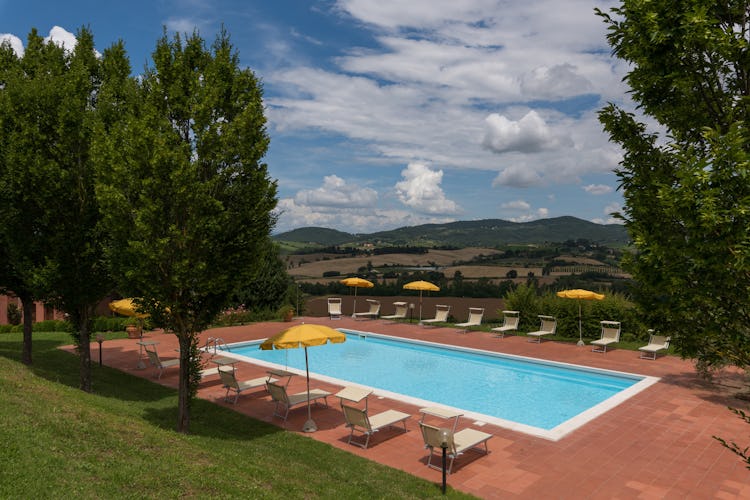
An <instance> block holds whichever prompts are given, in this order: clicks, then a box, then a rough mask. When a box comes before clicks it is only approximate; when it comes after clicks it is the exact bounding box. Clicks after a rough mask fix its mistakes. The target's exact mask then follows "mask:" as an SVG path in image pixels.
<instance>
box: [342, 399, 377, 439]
mask: <svg viewBox="0 0 750 500" xmlns="http://www.w3.org/2000/svg"><path fill="white" fill-rule="evenodd" d="M341 408H342V409H343V410H344V420H346V423H347V424H348V425H350V426H354V427H359V428H360V429H367V432H372V427H371V426H370V419H369V418H368V417H367V412H366V411H365V410H362V409H360V408H355V407H353V406H349V405H345V404H342V405H341Z"/></svg>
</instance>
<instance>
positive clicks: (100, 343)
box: [96, 333, 104, 366]
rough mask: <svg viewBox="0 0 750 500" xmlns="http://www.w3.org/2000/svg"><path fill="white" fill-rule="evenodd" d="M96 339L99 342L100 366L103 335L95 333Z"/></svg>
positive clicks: (100, 363) (100, 364)
mask: <svg viewBox="0 0 750 500" xmlns="http://www.w3.org/2000/svg"><path fill="white" fill-rule="evenodd" d="M96 341H97V342H99V366H102V342H104V335H102V334H101V333H97V334H96Z"/></svg>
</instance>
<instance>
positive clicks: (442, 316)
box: [435, 304, 451, 323]
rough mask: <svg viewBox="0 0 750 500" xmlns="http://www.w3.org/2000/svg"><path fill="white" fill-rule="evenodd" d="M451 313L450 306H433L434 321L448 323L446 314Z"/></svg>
mask: <svg viewBox="0 0 750 500" xmlns="http://www.w3.org/2000/svg"><path fill="white" fill-rule="evenodd" d="M449 312H451V306H445V305H442V304H438V305H436V306H435V319H436V320H438V321H439V322H441V323H445V322H447V321H448V313H449Z"/></svg>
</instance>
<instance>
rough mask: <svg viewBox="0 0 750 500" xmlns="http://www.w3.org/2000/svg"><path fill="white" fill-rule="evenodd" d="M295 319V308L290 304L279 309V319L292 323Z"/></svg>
mask: <svg viewBox="0 0 750 500" xmlns="http://www.w3.org/2000/svg"><path fill="white" fill-rule="evenodd" d="M293 317H294V306H291V305H289V304H284V305H283V306H281V307H279V318H280V319H281V320H282V321H292V318H293Z"/></svg>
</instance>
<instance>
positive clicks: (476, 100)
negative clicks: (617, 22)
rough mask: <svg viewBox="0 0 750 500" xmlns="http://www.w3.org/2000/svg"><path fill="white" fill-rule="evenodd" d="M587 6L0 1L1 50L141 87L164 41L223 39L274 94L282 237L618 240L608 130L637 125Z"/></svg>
mask: <svg viewBox="0 0 750 500" xmlns="http://www.w3.org/2000/svg"><path fill="white" fill-rule="evenodd" d="M615 3H616V2H611V1H598V2H589V1H583V0H566V1H565V2H560V1H559V0H525V1H519V0H461V1H457V0H409V1H403V0H310V1H303V0H299V1H296V0H244V1H243V0H220V1H204V0H131V1H129V2H99V1H97V2H94V1H75V0H73V1H67V2H52V1H34V0H31V1H29V2H10V1H7V0H0V38H2V39H6V40H8V41H10V43H11V44H12V45H13V46H14V47H16V50H18V51H22V50H23V45H25V40H26V36H27V34H28V33H29V31H30V29H31V28H37V30H38V31H39V33H40V34H41V35H42V36H49V37H50V39H52V40H55V41H57V42H58V43H61V42H62V43H69V44H70V43H74V40H75V36H74V34H75V32H76V31H77V30H78V29H79V28H80V27H81V26H88V27H89V28H90V29H91V30H92V32H93V33H94V37H95V42H96V46H97V49H98V50H99V51H100V52H101V51H103V50H104V48H106V47H108V46H109V45H111V44H112V43H113V42H114V41H116V40H118V39H122V40H123V41H124V42H125V46H126V49H127V51H128V54H129V57H130V60H131V64H132V66H133V70H134V72H135V73H139V72H140V71H142V69H143V68H144V67H145V66H146V65H147V64H150V54H151V52H152V50H153V49H154V47H155V44H156V40H157V39H158V38H159V37H160V36H161V34H162V29H163V28H164V27H166V29H167V30H168V32H169V33H175V32H179V33H192V32H193V30H194V29H195V30H198V32H199V33H200V34H201V36H202V37H203V38H204V39H206V41H207V43H208V44H210V42H211V41H213V39H214V37H215V35H216V33H217V31H218V30H219V28H220V26H221V25H222V24H223V25H224V26H225V27H226V29H227V31H228V32H229V34H230V36H231V40H232V42H233V44H234V46H235V48H236V49H237V51H238V53H239V56H240V61H241V64H242V65H243V66H247V67H249V68H251V69H252V70H253V71H255V72H256V74H257V75H258V76H259V77H260V78H261V79H262V81H263V85H264V98H265V104H266V107H267V117H268V120H269V124H268V131H269V134H270V136H271V145H270V149H269V152H268V155H267V156H266V162H267V163H268V166H269V172H270V175H271V176H272V177H273V178H274V179H278V185H279V212H280V217H279V222H278V225H277V228H276V231H275V232H281V231H286V230H289V229H293V228H296V227H303V226H323V227H330V228H334V229H339V230H342V231H349V232H359V233H369V232H374V231H380V230H387V229H393V228H397V227H402V226H412V225H416V224H422V223H433V222H448V221H455V220H475V219H487V218H499V219H506V220H511V221H518V222H521V221H528V220H535V219H540V218H549V217H558V216H563V215H573V216H576V217H580V218H582V219H586V220H590V221H593V222H597V223H611V222H615V221H614V220H612V219H611V217H610V213H611V212H613V211H617V210H620V207H621V203H622V196H621V194H620V192H619V191H617V178H616V176H615V174H614V173H613V169H615V168H616V167H617V164H618V162H619V161H620V158H621V153H620V151H619V149H618V148H617V147H616V146H615V145H612V144H610V143H609V142H608V140H607V136H606V135H605V134H604V133H603V132H602V128H601V125H600V124H599V122H598V121H597V118H596V114H597V111H598V110H599V109H600V108H601V107H602V106H604V105H605V104H606V103H607V102H615V103H618V104H620V105H622V106H624V107H625V108H626V109H631V108H632V104H631V103H629V101H628V97H627V88H626V87H625V85H624V84H623V83H622V77H623V76H624V74H625V71H626V70H627V68H626V67H625V66H624V65H623V64H622V63H621V62H620V61H617V60H615V59H613V58H612V57H611V56H610V48H609V46H608V45H607V43H606V39H605V25H604V23H603V22H602V21H601V20H600V19H599V18H598V17H596V16H595V15H594V8H595V7H599V8H602V9H603V10H608V9H609V8H610V7H612V6H613V5H615Z"/></svg>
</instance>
